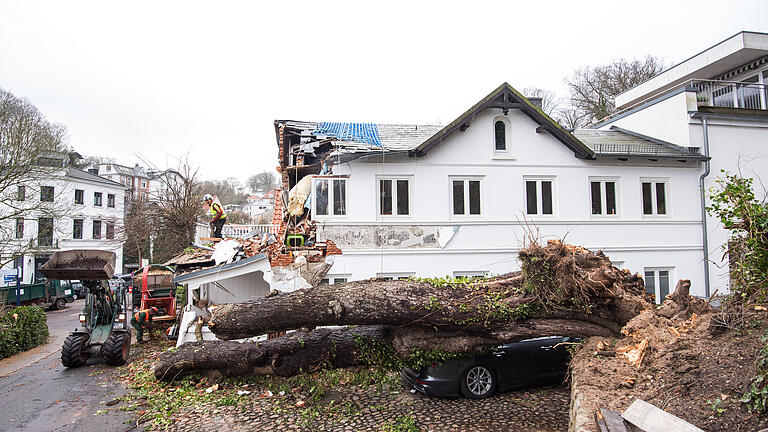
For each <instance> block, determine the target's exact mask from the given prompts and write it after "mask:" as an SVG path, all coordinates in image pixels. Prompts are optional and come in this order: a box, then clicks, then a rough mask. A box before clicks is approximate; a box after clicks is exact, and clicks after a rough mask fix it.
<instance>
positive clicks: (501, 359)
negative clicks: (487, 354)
mask: <svg viewBox="0 0 768 432" xmlns="http://www.w3.org/2000/svg"><path fill="white" fill-rule="evenodd" d="M535 349H536V347H535V344H531V343H529V341H522V342H516V343H511V344H506V345H502V346H501V347H499V348H498V349H497V350H495V351H494V352H493V353H491V355H494V356H495V357H496V363H497V364H498V366H496V370H497V372H498V373H499V374H501V375H503V377H502V378H503V379H502V382H503V383H504V384H506V385H505V386H504V387H507V388H519V387H523V386H525V385H527V384H528V383H529V382H530V380H531V377H532V376H533V375H535V374H536V361H537V360H536V359H535V358H534V357H535V355H536V351H535ZM502 371H503V372H502Z"/></svg>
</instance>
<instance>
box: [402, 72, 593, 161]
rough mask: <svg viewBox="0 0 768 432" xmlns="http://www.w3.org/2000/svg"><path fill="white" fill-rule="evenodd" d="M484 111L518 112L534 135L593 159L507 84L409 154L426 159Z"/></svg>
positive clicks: (589, 153) (589, 150)
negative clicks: (532, 126) (554, 140)
mask: <svg viewBox="0 0 768 432" xmlns="http://www.w3.org/2000/svg"><path fill="white" fill-rule="evenodd" d="M486 108H501V109H519V110H521V111H522V112H523V113H524V114H525V115H527V116H528V117H530V118H531V119H532V120H533V121H535V122H536V123H537V124H538V125H539V127H538V128H537V129H536V131H537V132H539V131H546V132H549V134H550V135H552V136H554V137H555V138H557V139H558V140H559V141H560V142H562V143H563V144H565V145H566V146H567V147H568V148H569V149H571V151H573V153H574V154H575V155H576V157H577V158H580V159H592V158H593V157H594V156H595V154H594V152H593V151H592V149H590V148H589V147H587V146H586V145H584V143H582V142H581V141H579V139H578V138H576V137H575V136H573V134H571V133H570V132H568V130H566V129H565V128H564V127H562V126H560V124H558V123H557V122H556V121H554V120H553V119H552V118H551V117H550V116H548V115H547V114H546V113H545V112H544V111H542V110H541V108H539V107H538V106H536V105H535V104H533V103H532V102H531V101H529V100H528V98H526V97H525V96H523V95H522V94H521V93H520V92H518V91H517V90H515V89H514V88H513V87H512V86H511V85H509V84H508V83H504V84H502V85H500V86H499V87H498V88H496V90H494V91H492V92H491V93H490V94H489V95H488V96H486V97H484V98H483V99H481V100H480V101H479V102H478V103H476V104H475V105H474V106H472V107H471V108H470V109H468V110H467V111H466V112H465V113H464V114H462V115H460V116H459V117H458V118H457V119H456V120H454V121H452V122H451V123H450V124H448V125H447V126H445V127H444V128H442V129H441V130H440V131H438V132H437V133H436V134H434V135H433V136H431V137H430V138H429V139H427V140H426V141H424V142H423V143H421V144H420V145H419V146H418V147H416V148H415V149H413V150H411V154H412V155H414V156H423V155H425V154H426V153H427V152H428V151H429V150H430V149H432V148H433V147H434V146H436V145H438V144H440V143H441V142H443V140H445V139H446V138H448V137H449V136H451V135H452V134H453V133H454V132H456V131H458V130H464V129H466V128H467V127H469V126H470V123H471V122H472V119H473V118H474V117H475V115H477V113H479V112H480V111H482V110H484V109H486Z"/></svg>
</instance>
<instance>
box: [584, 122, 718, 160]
mask: <svg viewBox="0 0 768 432" xmlns="http://www.w3.org/2000/svg"><path fill="white" fill-rule="evenodd" d="M573 135H575V136H576V137H577V138H579V140H581V142H583V143H584V144H586V145H587V146H588V147H589V148H590V149H591V150H592V151H593V152H594V153H595V155H596V156H597V157H600V156H612V157H616V156H647V157H661V158H677V159H679V158H685V159H694V160H696V159H700V160H706V159H709V158H708V157H707V156H704V155H703V154H701V153H699V148H698V147H681V146H678V145H675V144H672V143H669V142H666V141H662V140H660V139H656V138H652V137H649V136H646V135H642V134H639V133H637V132H633V131H631V130H628V129H623V128H620V127H617V126H611V128H610V129H608V130H606V129H576V130H575V131H573Z"/></svg>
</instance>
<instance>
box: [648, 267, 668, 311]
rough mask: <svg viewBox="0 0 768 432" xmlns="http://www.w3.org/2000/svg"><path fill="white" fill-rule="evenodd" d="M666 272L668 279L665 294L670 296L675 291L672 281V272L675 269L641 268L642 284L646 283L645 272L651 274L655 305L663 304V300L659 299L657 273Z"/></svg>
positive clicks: (659, 286) (659, 290)
mask: <svg viewBox="0 0 768 432" xmlns="http://www.w3.org/2000/svg"><path fill="white" fill-rule="evenodd" d="M662 271H666V272H668V275H669V276H668V277H669V285H668V286H667V294H672V293H673V292H674V290H675V286H674V283H673V281H674V280H675V278H674V271H675V267H664V266H662V267H643V282H644V283H646V277H645V274H646V273H647V272H653V283H654V291H655V293H654V296H655V297H656V298H655V300H656V304H661V303H663V302H664V300H665V298H661V297H660V296H661V283H659V282H660V279H659V272H662Z"/></svg>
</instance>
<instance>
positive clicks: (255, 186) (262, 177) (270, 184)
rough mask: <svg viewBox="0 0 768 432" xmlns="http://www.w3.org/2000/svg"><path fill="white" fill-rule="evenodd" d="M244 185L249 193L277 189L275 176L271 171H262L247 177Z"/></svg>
mask: <svg viewBox="0 0 768 432" xmlns="http://www.w3.org/2000/svg"><path fill="white" fill-rule="evenodd" d="M245 184H246V186H248V189H250V191H251V192H256V191H257V190H259V189H262V190H265V191H268V190H270V189H274V188H275V187H277V176H276V175H275V173H273V172H271V171H264V172H260V173H258V174H254V175H252V176H250V177H248V181H246V182H245Z"/></svg>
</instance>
